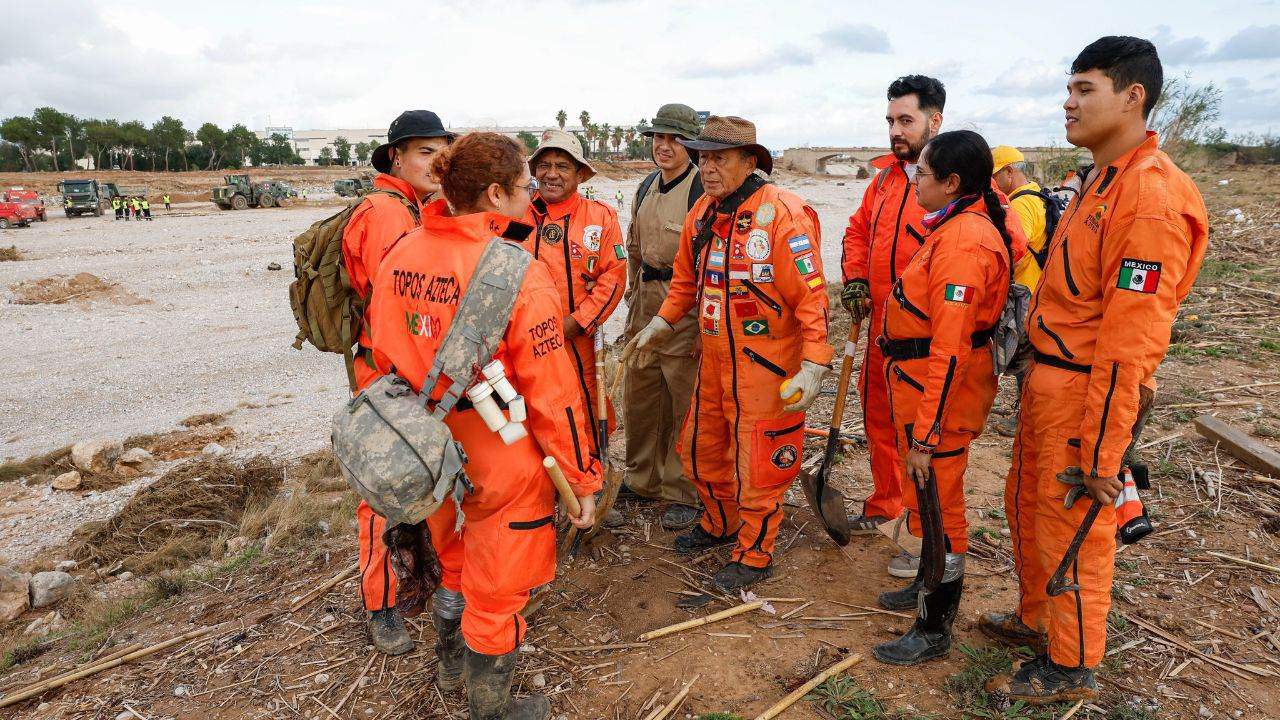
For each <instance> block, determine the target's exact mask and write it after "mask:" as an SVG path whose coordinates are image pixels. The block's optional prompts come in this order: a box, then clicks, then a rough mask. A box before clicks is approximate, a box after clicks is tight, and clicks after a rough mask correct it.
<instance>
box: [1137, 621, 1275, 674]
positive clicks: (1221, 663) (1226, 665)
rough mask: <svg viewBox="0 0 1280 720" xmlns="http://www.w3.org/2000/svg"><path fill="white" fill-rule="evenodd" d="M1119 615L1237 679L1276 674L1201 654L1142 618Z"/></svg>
mask: <svg viewBox="0 0 1280 720" xmlns="http://www.w3.org/2000/svg"><path fill="white" fill-rule="evenodd" d="M1119 615H1120V617H1122V618H1124V619H1125V620H1128V621H1129V622H1131V623H1133V624H1134V625H1137V626H1138V627H1141V628H1145V629H1146V630H1147V631H1149V632H1151V633H1152V634H1154V635H1156V636H1157V637H1159V638H1162V639H1164V640H1165V641H1166V642H1169V643H1172V644H1173V645H1175V646H1177V647H1179V648H1182V649H1183V650H1185V651H1187V652H1189V653H1191V654H1192V655H1195V656H1196V657H1198V658H1201V659H1202V660H1205V661H1206V662H1208V663H1210V664H1212V665H1216V666H1218V667H1219V668H1221V669H1223V670H1226V671H1227V672H1229V673H1231V674H1232V675H1235V676H1236V677H1240V678H1244V679H1245V680H1249V679H1251V678H1250V677H1249V676H1248V675H1246V674H1244V672H1241V671H1248V672H1250V673H1253V674H1254V675H1257V676H1259V677H1270V676H1272V675H1274V674H1275V673H1273V672H1271V670H1269V669H1266V668H1257V667H1253V666H1252V665H1242V664H1240V663H1236V662H1232V661H1230V660H1227V659H1225V658H1220V657H1215V656H1213V655H1207V654H1205V653H1203V652H1200V650H1198V649H1196V647H1195V646H1193V645H1191V644H1190V643H1188V642H1186V641H1184V640H1182V639H1181V638H1179V637H1177V636H1176V635H1173V634H1171V633H1168V632H1165V631H1164V630H1161V629H1160V628H1158V627H1156V626H1155V625H1152V624H1151V623H1149V622H1146V621H1144V620H1142V619H1141V618H1136V617H1134V616H1132V615H1127V614H1125V613H1119Z"/></svg>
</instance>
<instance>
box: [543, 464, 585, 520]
mask: <svg viewBox="0 0 1280 720" xmlns="http://www.w3.org/2000/svg"><path fill="white" fill-rule="evenodd" d="M542 467H544V468H546V469H547V474H548V475H550V476H551V482H552V483H554V484H555V486H556V492H558V493H560V502H562V503H564V506H565V507H566V508H568V509H569V514H570V515H572V516H574V517H577V516H579V515H581V514H582V503H580V502H578V496H577V495H574V494H573V489H572V488H570V487H569V481H568V480H565V479H564V471H562V470H561V469H560V466H559V465H558V464H557V463H556V459H555V458H553V457H551V456H550V455H548V456H547V457H544V458H543V459H542Z"/></svg>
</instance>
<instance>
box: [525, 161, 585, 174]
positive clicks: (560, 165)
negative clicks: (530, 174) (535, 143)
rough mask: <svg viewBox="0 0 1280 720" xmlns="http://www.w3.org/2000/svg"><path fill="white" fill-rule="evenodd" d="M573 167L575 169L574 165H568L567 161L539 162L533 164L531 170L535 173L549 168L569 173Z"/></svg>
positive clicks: (549, 169)
mask: <svg viewBox="0 0 1280 720" xmlns="http://www.w3.org/2000/svg"><path fill="white" fill-rule="evenodd" d="M575 169H576V166H575V165H570V164H569V163H549V162H540V163H538V164H537V165H534V166H533V171H534V172H537V173H544V172H548V171H551V170H555V171H556V172H558V173H562V174H565V175H568V174H569V173H571V172H573V171H574V170H575Z"/></svg>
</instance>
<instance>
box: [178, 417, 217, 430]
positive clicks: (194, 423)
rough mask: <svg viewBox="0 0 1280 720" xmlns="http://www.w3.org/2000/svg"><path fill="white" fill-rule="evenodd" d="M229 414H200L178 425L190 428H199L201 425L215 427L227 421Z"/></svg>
mask: <svg viewBox="0 0 1280 720" xmlns="http://www.w3.org/2000/svg"><path fill="white" fill-rule="evenodd" d="M229 414H230V413H200V414H198V415H192V416H191V417H189V418H187V419H185V420H182V421H181V422H179V423H178V424H179V425H181V426H183V427H189V428H193V427H198V426H200V425H214V424H216V423H220V422H222V421H223V420H226V419H227V415H229Z"/></svg>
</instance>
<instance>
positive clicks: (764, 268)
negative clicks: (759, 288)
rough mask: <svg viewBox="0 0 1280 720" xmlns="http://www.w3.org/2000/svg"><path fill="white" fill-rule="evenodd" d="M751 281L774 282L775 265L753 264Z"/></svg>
mask: <svg viewBox="0 0 1280 720" xmlns="http://www.w3.org/2000/svg"><path fill="white" fill-rule="evenodd" d="M751 280H752V282H758V283H771V282H773V264H772V263H752V264H751Z"/></svg>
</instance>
